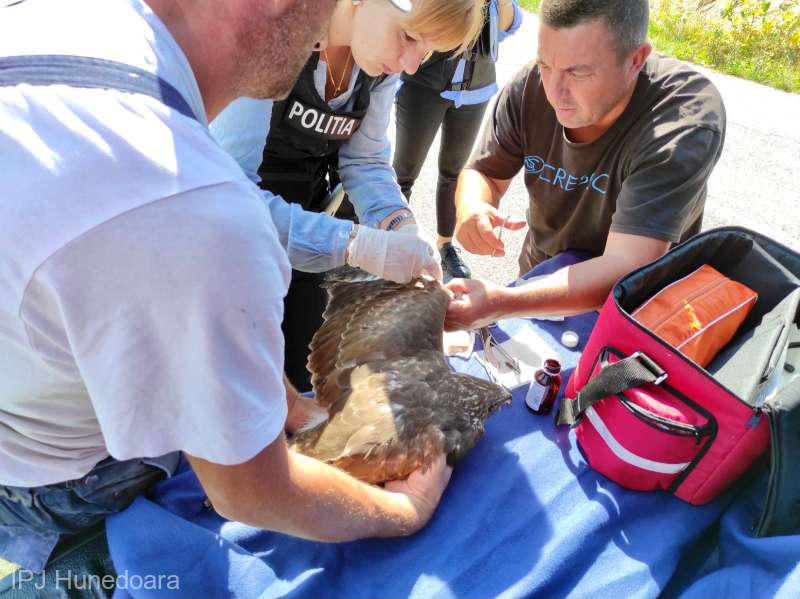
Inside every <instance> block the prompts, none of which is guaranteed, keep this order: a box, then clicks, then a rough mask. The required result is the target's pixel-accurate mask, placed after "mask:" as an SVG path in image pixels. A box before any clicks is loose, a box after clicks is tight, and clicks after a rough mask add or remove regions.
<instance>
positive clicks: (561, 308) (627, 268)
mask: <svg viewBox="0 0 800 599" xmlns="http://www.w3.org/2000/svg"><path fill="white" fill-rule="evenodd" d="M668 249H669V242H668V241H662V240H659V239H653V238H650V237H643V236H640V235H627V234H624V233H610V234H609V236H608V240H607V242H606V248H605V251H604V253H603V255H602V256H600V257H598V258H593V259H591V260H587V261H585V262H580V263H578V264H574V265H572V266H567V267H565V268H562V269H560V270H558V271H556V272H554V273H553V274H551V275H548V276H546V277H543V278H541V279H538V280H536V281H534V282H532V283H529V284H527V285H522V286H519V287H515V288H509V287H500V286H497V285H493V284H491V283H488V282H484V281H477V280H465V281H454V282H453V283H451V284H449V285H448V288H449V289H450V291H451V292H452V293H454V294H455V295H456V299H455V300H454V301H453V302H452V303H451V304H450V308H449V309H448V313H447V320H446V327H447V328H448V329H451V330H452V329H462V328H466V329H469V328H475V327H478V326H483V325H485V324H488V323H491V322H495V321H496V320H498V319H500V318H510V317H515V316H517V317H526V316H544V315H550V316H551V315H563V316H569V315H572V314H580V313H582V312H588V311H591V310H597V309H599V308H600V307H601V306H602V305H603V302H604V301H605V299H606V297H608V293H609V291H610V290H611V288H612V287H613V285H614V283H615V282H616V281H617V279H619V278H620V277H621V276H623V275H625V274H627V273H629V272H631V271H632V270H635V269H636V268H639V267H640V266H643V265H645V264H647V263H648V262H651V261H653V260H655V259H656V258H658V257H660V256H662V255H663V254H664V253H666V251H667V250H668ZM459 296H460V297H459Z"/></svg>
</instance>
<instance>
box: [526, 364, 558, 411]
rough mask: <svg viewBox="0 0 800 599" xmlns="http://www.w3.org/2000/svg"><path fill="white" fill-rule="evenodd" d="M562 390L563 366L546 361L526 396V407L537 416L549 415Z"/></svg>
mask: <svg viewBox="0 0 800 599" xmlns="http://www.w3.org/2000/svg"><path fill="white" fill-rule="evenodd" d="M560 388H561V364H559V363H558V360H553V359H549V360H545V361H544V366H543V367H542V368H540V369H539V370H537V371H536V374H534V375H533V380H532V381H531V386H530V387H529V388H528V393H527V395H525V405H526V406H528V408H529V409H530V410H531V411H532V412H533V413H535V414H539V415H544V414H547V413H548V412H549V411H550V410H551V409H552V407H553V403H554V402H555V401H556V395H558V390H559V389H560Z"/></svg>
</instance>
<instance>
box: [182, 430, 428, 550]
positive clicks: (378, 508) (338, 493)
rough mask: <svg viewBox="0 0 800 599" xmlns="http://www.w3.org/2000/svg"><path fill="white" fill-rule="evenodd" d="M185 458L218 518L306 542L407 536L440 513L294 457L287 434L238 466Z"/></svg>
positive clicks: (310, 460)
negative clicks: (287, 441) (284, 534)
mask: <svg viewBox="0 0 800 599" xmlns="http://www.w3.org/2000/svg"><path fill="white" fill-rule="evenodd" d="M187 457H188V458H189V461H190V463H191V464H192V467H193V469H194V470H195V472H196V473H197V475H198V477H199V479H200V481H201V483H202V485H203V488H204V489H205V490H206V492H207V493H208V496H209V499H210V500H211V502H212V504H213V505H214V508H215V509H216V510H217V512H218V513H219V514H220V515H221V516H223V517H225V518H227V519H230V520H236V521H239V522H244V523H246V524H249V525H252V526H257V527H259V528H263V529H266V530H274V531H277V532H283V533H286V534H290V535H294V536H298V537H302V538H306V539H313V540H318V541H328V542H333V541H349V540H353V539H359V538H366V537H384V536H401V535H407V534H410V533H412V532H414V531H416V530H417V529H419V528H420V527H421V526H422V525H423V524H424V523H425V522H427V520H428V519H429V518H430V516H431V515H432V513H433V509H434V508H435V504H433V505H429V503H427V502H426V501H424V500H420V501H415V500H414V499H412V498H410V496H408V495H405V494H403V493H392V492H389V491H385V490H383V489H380V488H378V487H373V486H371V485H367V484H364V483H361V482H360V481H358V480H356V479H354V478H352V477H350V476H349V475H347V474H345V473H344V472H342V471H340V470H338V469H336V468H334V467H332V466H328V465H327V464H324V463H323V462H320V461H318V460H314V459H312V458H309V457H307V456H303V455H300V454H297V453H294V452H292V451H289V449H288V447H287V444H286V440H285V439H284V438H283V436H282V435H281V437H280V438H279V439H276V440H275V441H274V442H273V443H272V444H270V445H269V446H268V447H267V448H265V449H264V450H263V451H262V452H261V453H260V454H259V455H257V456H256V457H254V458H253V459H251V460H249V461H248V462H245V463H243V464H239V465H236V466H219V465H216V464H211V463H210V462H206V461H204V460H200V459H198V458H195V457H192V456H187Z"/></svg>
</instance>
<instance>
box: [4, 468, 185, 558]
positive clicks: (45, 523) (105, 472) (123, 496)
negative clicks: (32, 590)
mask: <svg viewBox="0 0 800 599" xmlns="http://www.w3.org/2000/svg"><path fill="white" fill-rule="evenodd" d="M179 458H180V454H179V453H177V452H176V453H171V454H167V455H165V456H160V457H157V458H142V459H134V460H126V461H124V462H119V461H117V460H115V459H114V458H111V457H109V458H106V459H105V460H103V461H102V462H100V463H98V464H97V465H96V466H95V467H94V468H92V470H91V471H90V472H89V473H88V474H87V475H86V476H84V477H83V478H80V479H77V480H69V481H66V482H62V483H56V484H53V485H45V486H42V487H31V488H26V487H6V486H2V485H0V557H2V558H3V559H5V560H8V561H11V562H13V563H15V564H18V565H19V566H20V567H22V568H23V569H25V570H30V571H32V572H41V571H42V570H43V569H44V566H45V564H46V563H47V560H48V558H49V557H50V554H51V553H52V551H53V548H54V547H55V546H56V543H58V540H59V538H60V536H61V535H72V534H76V533H79V532H81V531H84V530H86V529H87V528H90V527H92V526H93V525H95V524H97V523H98V522H100V521H101V520H102V519H103V518H105V517H106V516H108V515H109V514H113V513H114V512H118V511H121V510H123V509H125V508H126V507H127V506H128V505H129V504H130V503H131V502H132V501H133V500H134V499H135V498H136V497H137V496H138V495H141V494H142V493H144V492H145V491H147V489H148V488H149V487H150V486H151V485H153V484H154V483H156V482H157V481H159V480H161V479H163V478H165V476H171V475H172V473H173V472H174V471H175V468H176V467H177V465H178V460H179Z"/></svg>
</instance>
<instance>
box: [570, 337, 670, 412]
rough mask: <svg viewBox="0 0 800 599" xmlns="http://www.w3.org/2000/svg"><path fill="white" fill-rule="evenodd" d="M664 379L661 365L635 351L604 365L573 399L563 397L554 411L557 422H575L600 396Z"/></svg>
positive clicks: (656, 383) (654, 383) (664, 373)
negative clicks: (555, 411)
mask: <svg viewBox="0 0 800 599" xmlns="http://www.w3.org/2000/svg"><path fill="white" fill-rule="evenodd" d="M666 378H667V373H666V371H665V370H664V369H663V368H661V367H660V366H659V365H658V364H656V363H655V362H654V361H653V360H652V359H650V358H649V357H648V356H647V355H646V354H644V353H643V352H636V353H635V354H632V355H630V356H628V357H627V358H623V359H622V360H620V361H619V362H615V363H614V364H609V365H608V366H605V367H604V368H603V369H602V370H601V371H600V372H599V373H598V375H597V376H596V377H594V378H593V379H592V380H591V381H589V382H588V383H586V385H585V386H584V387H583V389H581V390H580V391H579V392H578V397H577V398H575V400H569V399H566V398H564V400H563V401H562V402H561V407H560V408H559V412H558V424H569V425H572V424H575V423H576V422H577V421H578V418H580V417H581V415H582V414H583V413H584V412H585V411H586V410H587V408H589V407H590V406H593V405H594V404H596V403H597V402H598V401H600V400H601V399H603V398H605V397H608V396H610V395H617V394H618V393H622V392H623V391H625V389H630V388H631V387H639V386H641V385H646V384H651V385H660V384H661V383H663V382H664V381H665V380H666Z"/></svg>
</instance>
